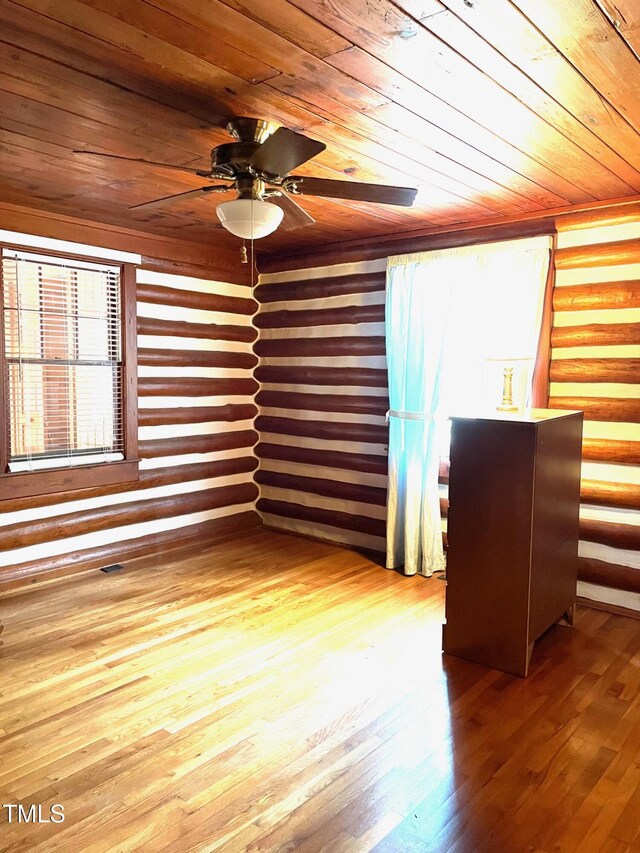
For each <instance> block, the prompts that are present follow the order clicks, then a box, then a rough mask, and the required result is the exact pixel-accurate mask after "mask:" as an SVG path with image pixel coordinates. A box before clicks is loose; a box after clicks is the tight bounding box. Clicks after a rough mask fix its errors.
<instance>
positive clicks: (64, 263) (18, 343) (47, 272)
mask: <svg viewBox="0 0 640 853" xmlns="http://www.w3.org/2000/svg"><path fill="white" fill-rule="evenodd" d="M120 277H121V269H120V267H119V266H114V265H108V264H103V263H92V262H89V261H83V260H63V259H61V258H57V257H47V256H45V255H39V254H31V253H27V252H18V251H15V250H10V249H3V256H2V300H3V315H4V350H5V351H4V355H5V367H6V376H5V378H4V381H5V391H6V398H7V400H6V402H7V406H6V409H7V412H8V425H7V426H8V438H9V454H8V457H9V470H10V471H25V470H36V469H42V468H52V467H60V466H69V465H82V464H91V463H96V462H104V461H112V460H119V459H123V458H124V432H123V399H122V334H121V326H122V324H121V283H120Z"/></svg>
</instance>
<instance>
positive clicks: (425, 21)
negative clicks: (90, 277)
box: [0, 0, 640, 252]
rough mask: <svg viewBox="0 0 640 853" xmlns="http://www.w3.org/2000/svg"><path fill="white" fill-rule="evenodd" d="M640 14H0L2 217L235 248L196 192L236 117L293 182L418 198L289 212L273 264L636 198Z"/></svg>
mask: <svg viewBox="0 0 640 853" xmlns="http://www.w3.org/2000/svg"><path fill="white" fill-rule="evenodd" d="M638 8H639V7H638V3H637V0H615V4H614V0H597V2H596V0H563V2H557V0H442V2H440V0H397V2H391V0H367V2H363V0H200V2H193V0H64V1H63V2H60V0H14V1H12V0H0V42H2V46H1V49H0V201H5V202H13V203H18V204H23V205H28V206H34V207H38V208H42V209H45V210H49V211H53V212H59V213H64V214H69V215H73V216H79V217H83V218H86V219H90V220H96V221H102V222H108V223H113V224H117V225H122V226H127V227H134V228H138V229H141V230H145V231H151V232H154V233H158V234H166V235H171V236H177V237H183V238H186V239H190V240H195V241H203V242H208V243H216V242H217V243H218V244H219V245H221V246H226V247H235V246H237V241H236V239H235V238H233V237H231V236H230V235H228V234H227V233H226V232H224V231H223V230H221V229H219V228H213V226H214V225H215V224H217V217H216V215H215V201H214V199H213V198H212V197H211V196H203V197H202V198H201V199H197V200H196V201H193V200H192V199H191V200H189V201H184V202H182V203H175V204H173V205H171V206H167V207H166V208H163V209H162V210H161V211H158V210H157V209H154V210H153V212H146V213H143V212H142V211H139V212H135V213H133V212H129V211H128V210H127V207H128V206H129V205H132V204H136V203H139V202H142V201H146V200H149V199H152V198H156V197H158V196H162V195H168V194H170V193H174V192H175V193H177V192H181V191H184V190H187V189H190V188H194V187H197V186H199V185H202V183H203V181H202V179H201V178H198V177H195V176H194V177H190V176H189V175H187V174H184V175H182V174H180V173H176V172H172V171H169V170H165V169H154V168H150V167H145V166H141V165H135V164H122V163H118V162H117V161H108V160H107V161H101V160H98V159H95V158H94V159H87V158H79V157H77V156H74V155H73V154H72V153H71V151H72V149H73V148H97V149H99V150H101V151H104V152H110V153H115V154H120V155H124V156H129V157H145V158H148V159H153V160H161V161H165V162H169V163H178V164H183V165H186V164H188V165H190V166H196V167H197V168H206V167H207V165H208V152H209V149H210V148H211V147H213V146H214V145H217V144H220V143H222V142H226V141H229V137H228V136H227V134H226V132H225V131H224V129H223V127H222V125H224V123H225V121H226V119H227V118H228V117H230V116H232V115H252V116H258V117H262V118H267V119H269V120H272V121H273V122H274V123H276V124H285V125H287V126H289V127H291V128H293V129H295V130H299V131H302V132H305V133H307V134H308V135H310V136H312V137H314V138H317V139H320V140H322V141H323V142H325V143H326V144H327V146H328V148H327V151H325V152H324V153H323V154H321V155H320V156H319V157H317V158H316V159H315V160H314V161H312V162H311V163H310V164H308V166H307V167H303V169H301V170H300V171H302V172H306V173H308V174H313V175H317V176H321V177H338V178H345V179H347V178H348V179H350V180H363V181H375V182H382V183H393V184H399V185H409V186H418V187H419V188H420V193H419V195H418V200H417V203H416V205H415V207H414V208H412V209H410V210H407V209H404V208H394V207H387V206H381V205H378V206H376V205H365V204H361V203H356V202H353V203H344V202H334V201H329V200H320V199H317V200H316V199H313V198H304V199H302V201H301V204H302V205H303V206H304V207H305V208H306V209H307V210H308V211H309V213H311V214H312V216H314V217H315V218H316V220H317V223H316V225H315V226H313V227H309V228H304V229H300V230H297V231H290V232H284V231H278V232H276V234H274V235H272V236H271V237H268V238H266V239H265V240H263V241H262V243H261V245H260V248H261V249H262V250H265V251H268V252H280V251H283V250H286V251H290V250H294V249H301V248H305V247H307V246H308V247H311V246H324V245H326V244H327V243H330V242H333V241H336V240H346V239H355V238H358V239H360V238H372V237H376V235H382V234H390V233H396V232H406V231H408V230H412V229H419V228H426V227H430V226H449V225H452V224H455V223H462V222H470V221H478V222H480V221H482V220H483V219H488V218H493V217H495V216H496V215H508V214H514V213H519V212H526V211H539V210H544V209H549V208H554V207H558V206H562V205H566V204H571V203H582V202H589V201H591V200H594V199H608V198H616V197H621V196H627V195H635V194H637V193H639V192H640V135H639V131H640V99H639V98H638V92H640V62H639V60H638V53H637V51H640V12H639V11H638Z"/></svg>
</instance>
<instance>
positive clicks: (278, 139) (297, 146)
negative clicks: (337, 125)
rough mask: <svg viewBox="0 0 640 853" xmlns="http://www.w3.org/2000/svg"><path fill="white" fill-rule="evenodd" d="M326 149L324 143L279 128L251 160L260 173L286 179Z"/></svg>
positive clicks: (284, 128)
mask: <svg viewBox="0 0 640 853" xmlns="http://www.w3.org/2000/svg"><path fill="white" fill-rule="evenodd" d="M326 147H327V146H326V145H325V144H324V142H317V141H316V140H315V139H309V137H308V136H303V135H302V134H301V133H294V131H293V130H289V129H288V128H286V127H279V128H278V129H277V130H276V131H275V133H272V134H271V136H268V137H267V139H265V141H264V142H263V143H262V145H261V146H260V148H258V150H257V151H256V153H255V154H254V155H253V157H252V158H251V165H252V166H253V168H254V169H256V171H258V172H264V173H266V174H268V175H278V176H282V177H284V175H288V174H289V172H290V171H291V170H292V169H296V168H297V167H298V166H301V165H302V164H303V163H306V162H307V160H311V158H312V157H315V156H316V155H317V154H320V152H321V151H324V149H325V148H326Z"/></svg>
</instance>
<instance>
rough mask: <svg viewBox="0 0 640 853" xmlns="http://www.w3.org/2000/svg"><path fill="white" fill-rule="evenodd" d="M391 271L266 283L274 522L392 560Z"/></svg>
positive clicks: (329, 270) (262, 479)
mask: <svg viewBox="0 0 640 853" xmlns="http://www.w3.org/2000/svg"><path fill="white" fill-rule="evenodd" d="M385 263H386V262H385V261H384V260H379V261H370V262H366V263H362V264H358V263H356V264H338V265H334V266H330V267H318V268H316V269H309V270H302V271H298V272H283V273H273V274H269V275H265V276H262V277H261V284H260V285H259V286H258V287H257V288H256V291H255V296H256V299H257V300H258V302H259V303H260V311H259V314H258V316H257V317H256V318H255V319H254V322H255V324H256V325H257V326H258V330H259V340H258V342H257V343H256V346H255V351H256V354H257V355H258V357H259V359H260V364H259V366H258V368H257V369H256V373H255V376H256V379H257V380H258V381H259V383H260V391H259V392H258V395H257V398H256V402H257V403H258V407H259V410H260V415H259V417H258V419H257V421H256V428H257V429H258V430H259V432H260V443H259V444H258V446H257V448H256V450H257V454H258V457H259V459H260V468H259V470H258V471H257V472H256V481H257V482H258V485H259V487H260V500H259V501H258V509H259V511H260V514H261V515H262V518H263V521H264V523H265V524H267V525H269V526H272V527H278V528H281V529H286V530H291V531H294V532H297V533H302V534H306V535H310V536H315V537H319V538H323V539H330V540H332V541H335V542H341V543H344V544H348V545H356V546H359V547H365V548H372V549H376V550H384V541H385V540H384V534H385V501H386V487H387V427H386V424H385V412H386V411H387V408H388V398H387V375H386V361H385V346H384V287H385Z"/></svg>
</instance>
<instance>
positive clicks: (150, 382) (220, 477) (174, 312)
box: [0, 264, 258, 581]
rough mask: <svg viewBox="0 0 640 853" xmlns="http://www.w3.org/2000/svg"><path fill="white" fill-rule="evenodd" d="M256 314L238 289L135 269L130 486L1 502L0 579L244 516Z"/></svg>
mask: <svg viewBox="0 0 640 853" xmlns="http://www.w3.org/2000/svg"><path fill="white" fill-rule="evenodd" d="M149 266H154V265H153V264H150V265H149ZM256 307H257V304H256V302H255V301H254V300H253V299H252V298H250V290H249V288H248V287H247V286H246V285H244V284H230V283H226V282H221V281H211V280H209V279H207V278H203V277H193V276H187V275H180V274H177V273H173V272H171V273H163V272H158V271H157V270H156V269H149V268H146V267H142V268H139V269H138V271H137V311H138V365H139V368H138V376H139V386H138V390H139V454H140V479H139V481H138V482H134V483H128V484H126V485H116V486H105V487H97V486H96V487H94V488H92V489H85V490H82V491H81V492H60V493H57V494H54V495H46V496H42V497H30V498H23V499H9V500H6V501H2V502H1V503H0V580H3V581H12V580H16V579H20V578H26V577H29V576H30V575H32V574H33V575H35V574H39V573H41V572H43V571H51V572H54V573H55V572H64V571H67V570H69V569H70V568H72V567H74V566H75V567H89V566H96V567H97V566H101V565H106V564H109V563H113V562H117V561H118V560H121V559H126V557H127V556H130V555H133V554H139V553H146V552H148V551H149V549H150V548H151V549H153V548H155V549H156V550H160V551H162V550H163V549H166V548H170V547H171V546H172V545H174V544H176V543H178V542H182V541H188V540H189V539H194V538H195V539H197V540H198V541H205V540H206V539H207V537H211V536H214V535H219V532H220V528H221V527H223V525H222V524H221V520H222V519H225V518H227V517H230V516H234V515H236V514H238V513H245V512H253V511H254V503H255V499H256V497H257V487H256V485H255V483H254V482H253V472H254V469H255V468H256V467H257V460H256V457H255V454H254V451H253V447H254V445H255V444H256V442H257V439H258V436H257V433H256V432H255V430H254V418H255V415H256V412H257V409H256V406H255V402H254V397H255V392H256V390H257V387H258V386H257V382H256V381H255V379H254V378H253V375H252V374H253V369H254V366H255V365H256V363H257V358H256V356H255V355H254V353H253V341H254V339H255V337H256V336H257V333H256V330H255V328H254V327H253V326H252V322H251V318H252V314H253V313H254V311H255V309H256Z"/></svg>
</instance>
